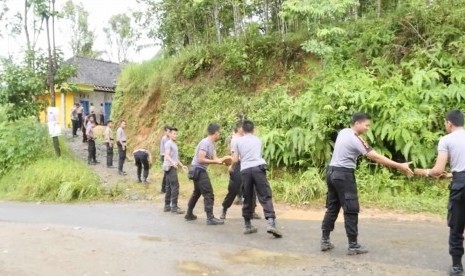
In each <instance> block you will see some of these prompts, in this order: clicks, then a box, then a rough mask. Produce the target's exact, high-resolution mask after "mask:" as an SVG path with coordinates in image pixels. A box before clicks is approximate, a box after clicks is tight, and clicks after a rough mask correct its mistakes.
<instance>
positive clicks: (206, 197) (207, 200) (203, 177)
mask: <svg viewBox="0 0 465 276" xmlns="http://www.w3.org/2000/svg"><path fill="white" fill-rule="evenodd" d="M196 170H199V172H198V177H197V178H196V179H195V180H194V192H193V193H192V195H191V198H190V199H189V203H188V204H187V206H188V208H189V209H190V210H193V209H194V208H195V204H197V201H198V200H199V198H200V196H201V195H202V196H203V202H204V207H205V213H207V218H212V217H213V204H214V202H215V196H214V195H213V187H212V184H211V182H210V178H209V177H208V173H207V171H205V170H203V169H199V168H196Z"/></svg>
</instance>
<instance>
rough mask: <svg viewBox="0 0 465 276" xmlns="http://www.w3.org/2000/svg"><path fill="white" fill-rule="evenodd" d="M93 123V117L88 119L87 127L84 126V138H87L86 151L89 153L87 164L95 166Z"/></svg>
mask: <svg viewBox="0 0 465 276" xmlns="http://www.w3.org/2000/svg"><path fill="white" fill-rule="evenodd" d="M94 127H95V122H94V118H93V117H89V119H88V122H87V126H86V136H87V149H88V152H89V155H88V158H87V163H88V164H89V165H96V164H97V163H98V162H97V158H96V152H97V151H96V148H95V138H96V137H95V133H94Z"/></svg>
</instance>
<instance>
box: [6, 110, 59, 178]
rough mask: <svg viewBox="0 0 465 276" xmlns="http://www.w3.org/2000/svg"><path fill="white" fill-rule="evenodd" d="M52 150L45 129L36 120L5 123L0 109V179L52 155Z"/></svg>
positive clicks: (28, 119) (26, 119) (24, 119)
mask: <svg viewBox="0 0 465 276" xmlns="http://www.w3.org/2000/svg"><path fill="white" fill-rule="evenodd" d="M52 150H53V148H52V144H51V139H49V137H48V131H47V129H46V128H45V127H44V126H43V125H41V124H39V123H38V122H37V121H36V119H33V118H23V119H18V120H17V121H14V122H11V121H7V119H6V116H5V113H3V112H2V108H1V107H0V156H2V158H1V159H0V177H1V176H2V175H4V174H5V173H6V172H8V171H10V170H18V169H21V168H23V167H24V166H25V165H27V164H30V163H31V162H34V161H35V160H38V159H40V158H42V157H44V156H47V155H52V154H53V152H52Z"/></svg>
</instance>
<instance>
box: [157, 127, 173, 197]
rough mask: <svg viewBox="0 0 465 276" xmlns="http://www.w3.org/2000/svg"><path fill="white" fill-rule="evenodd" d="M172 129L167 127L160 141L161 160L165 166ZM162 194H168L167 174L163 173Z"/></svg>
mask: <svg viewBox="0 0 465 276" xmlns="http://www.w3.org/2000/svg"><path fill="white" fill-rule="evenodd" d="M170 129H171V127H169V126H165V127H164V128H163V130H164V131H165V134H164V135H163V137H161V139H160V160H161V164H162V166H163V162H164V161H165V143H166V142H168V141H169V139H170V138H169V134H170ZM161 192H162V193H165V192H166V176H165V172H163V179H162V180H161Z"/></svg>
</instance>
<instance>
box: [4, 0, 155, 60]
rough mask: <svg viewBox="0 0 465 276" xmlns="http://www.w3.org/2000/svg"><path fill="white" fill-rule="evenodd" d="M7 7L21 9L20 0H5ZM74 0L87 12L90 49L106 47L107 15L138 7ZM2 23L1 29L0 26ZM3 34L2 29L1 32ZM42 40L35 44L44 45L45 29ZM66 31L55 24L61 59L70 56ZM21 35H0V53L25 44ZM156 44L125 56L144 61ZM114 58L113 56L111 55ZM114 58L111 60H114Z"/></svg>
mask: <svg viewBox="0 0 465 276" xmlns="http://www.w3.org/2000/svg"><path fill="white" fill-rule="evenodd" d="M8 1H9V4H8V7H9V8H10V9H11V10H14V11H21V10H22V9H23V5H24V1H20V0H8ZM73 1H74V3H78V2H79V1H80V2H81V3H82V4H83V5H84V8H85V9H86V10H87V11H88V12H89V28H90V30H93V31H94V33H95V35H96V39H95V42H94V50H97V51H104V50H108V47H107V42H106V38H105V34H104V33H103V28H104V27H105V26H106V25H107V22H108V20H109V18H110V17H111V16H112V15H115V14H118V13H125V12H126V13H128V14H129V12H130V10H131V9H132V10H138V9H140V7H138V4H137V2H136V0H73ZM65 2H66V0H56V6H57V7H61V6H63V5H64V3H65ZM3 26H4V25H3V24H2V28H3ZM2 32H3V33H4V31H2ZM41 36H42V40H41V41H40V43H39V47H43V48H45V47H46V41H45V38H46V37H45V31H44V32H42V34H41ZM69 37H70V34H69V33H67V32H66V29H65V28H63V27H61V28H60V26H57V27H56V41H57V46H58V47H60V48H61V49H62V50H63V51H64V52H65V58H69V57H71V55H72V53H71V49H70V47H69V45H68V43H67V40H68V39H69ZM24 41H25V39H24V35H21V36H20V37H19V38H16V39H15V38H12V37H7V36H4V37H3V38H0V55H1V56H7V55H8V54H13V55H16V56H17V55H18V53H19V52H20V51H19V50H20V47H25V42H24ZM151 42H152V41H139V43H140V44H147V43H151ZM158 49H159V47H150V48H146V49H144V50H142V51H140V52H139V53H135V52H132V53H130V56H129V59H130V60H131V61H135V62H140V61H143V60H147V59H150V58H152V57H153V56H155V54H156V52H157V51H158ZM114 58H116V57H114ZM101 59H105V60H109V59H110V57H109V56H108V55H106V54H103V55H102V56H101ZM114 61H115V60H114Z"/></svg>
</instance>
